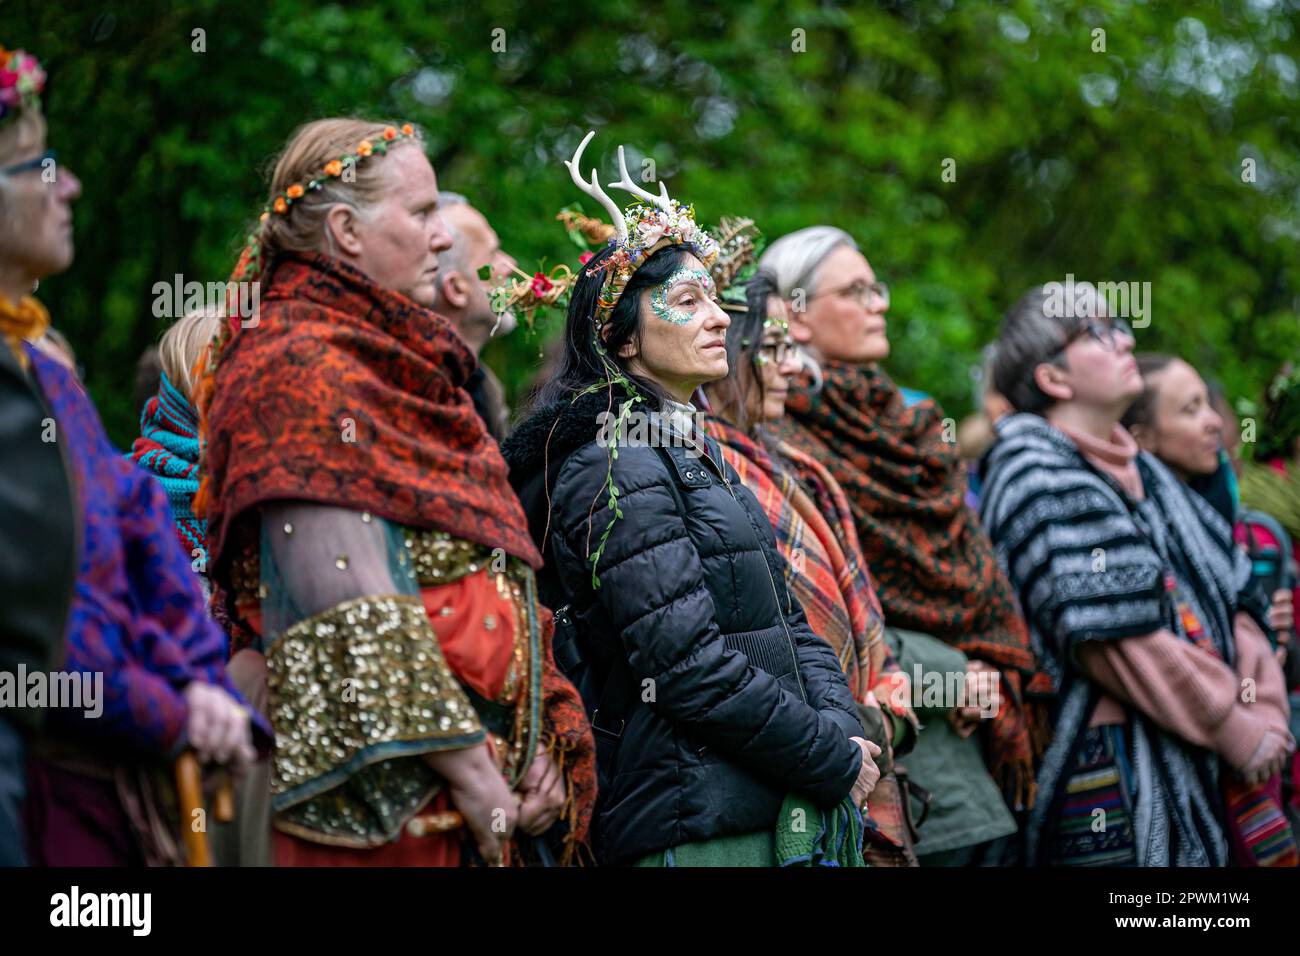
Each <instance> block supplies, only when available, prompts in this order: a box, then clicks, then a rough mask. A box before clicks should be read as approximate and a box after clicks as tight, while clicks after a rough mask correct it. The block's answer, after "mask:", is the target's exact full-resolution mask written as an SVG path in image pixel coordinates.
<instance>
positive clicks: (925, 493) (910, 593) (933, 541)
mask: <svg viewBox="0 0 1300 956" xmlns="http://www.w3.org/2000/svg"><path fill="white" fill-rule="evenodd" d="M822 371H823V376H824V380H825V384H824V387H823V388H822V389H821V390H820V391H817V390H814V388H813V387H812V384H811V382H810V381H809V380H808V378H807V377H804V378H802V379H800V380H798V381H796V382H795V383H794V387H793V388H792V389H791V392H790V397H789V399H788V400H787V402H786V410H787V412H789V414H788V415H787V416H786V418H785V419H783V424H782V431H781V434H782V437H783V438H784V439H785V440H786V441H787V443H788V444H790V445H791V446H793V447H794V448H796V449H798V450H800V451H803V452H804V453H805V454H806V455H808V456H809V457H811V458H813V459H815V460H816V461H818V462H821V463H823V464H824V465H825V467H826V470H827V471H828V472H829V473H830V474H831V476H832V477H834V479H835V481H836V482H838V483H839V485H840V487H841V488H842V489H843V490H844V494H845V495H846V497H847V498H848V503H849V507H850V508H851V509H852V512H853V518H854V522H855V524H856V526H857V532H858V540H859V541H860V542H861V545H862V554H863V557H864V558H865V560H866V562H867V566H868V567H869V568H870V569H871V574H872V576H873V578H874V579H875V582H876V588H877V593H878V594H879V596H880V603H881V605H882V606H883V607H884V611H885V618H886V620H888V621H889V623H890V624H893V625H895V626H898V627H904V628H910V629H912V630H916V631H922V632H924V633H927V634H932V635H934V636H935V637H937V638H940V639H941V640H944V641H947V642H948V643H950V644H952V645H953V646H955V647H957V648H958V649H959V650H961V651H962V652H963V653H965V654H966V655H968V656H970V657H972V658H976V659H980V660H984V661H987V662H989V663H991V664H994V665H996V666H997V667H998V668H999V669H1000V670H1001V673H1002V677H1003V684H1004V691H1005V692H1004V693H1003V695H1002V699H1003V705H1002V709H1001V710H1000V711H999V713H998V714H997V716H996V717H994V718H993V719H992V721H991V726H990V728H989V734H988V736H987V737H986V738H985V745H986V751H987V760H988V764H989V769H990V771H991V772H992V773H993V775H994V777H995V779H997V780H998V781H999V782H1000V783H1001V785H1002V787H1003V790H1004V792H1006V793H1007V795H1008V797H1009V799H1011V800H1012V801H1013V803H1014V804H1015V805H1021V806H1028V805H1029V804H1031V803H1032V802H1033V761H1034V756H1035V752H1036V751H1037V750H1038V749H1040V747H1041V745H1042V743H1043V742H1042V740H1041V734H1039V733H1031V719H1032V720H1033V726H1034V727H1035V728H1039V727H1041V722H1040V721H1039V720H1038V717H1039V716H1040V715H1038V714H1037V713H1036V712H1033V711H1031V709H1030V708H1029V707H1028V706H1027V705H1026V703H1025V702H1024V700H1023V697H1022V693H1021V690H1022V684H1023V682H1024V680H1025V678H1026V677H1027V676H1028V675H1031V674H1032V673H1033V672H1034V669H1035V666H1036V665H1035V656H1034V652H1033V650H1032V648H1031V646H1030V638H1029V631H1028V628H1027V627H1026V626H1025V622H1024V620H1023V619H1022V618H1021V616H1020V612H1019V609H1018V608H1017V606H1016V600H1015V595H1014V594H1013V592H1012V590H1011V586H1010V585H1009V584H1008V583H1007V578H1006V575H1005V573H1004V572H1003V571H1002V569H1001V568H1000V567H999V566H998V562H997V559H996V558H995V557H994V555H993V549H992V546H991V545H990V544H989V540H988V536H987V535H986V534H985V533H984V530H983V529H982V528H981V527H980V524H979V521H978V519H977V518H976V516H975V513H974V512H973V511H972V510H971V509H970V506H969V505H967V504H966V500H965V493H966V479H965V473H964V472H963V470H962V468H961V465H960V461H959V460H958V456H957V446H956V444H955V443H954V442H950V441H945V440H944V413H943V410H942V409H941V408H940V407H939V405H938V403H936V402H935V401H934V400H933V399H925V400H922V401H920V402H917V403H916V404H914V405H912V406H910V407H909V406H908V405H907V404H906V402H905V401H904V399H903V396H902V395H901V394H900V392H899V390H898V388H897V386H895V385H894V383H893V382H892V381H891V380H890V379H889V376H887V375H886V374H885V373H884V371H882V370H881V369H880V368H879V367H878V366H876V365H865V366H863V365H848V364H844V363H840V362H827V363H825V364H824V365H823V367H822Z"/></svg>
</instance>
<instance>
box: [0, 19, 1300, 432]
mask: <svg viewBox="0 0 1300 956" xmlns="http://www.w3.org/2000/svg"><path fill="white" fill-rule="evenodd" d="M1298 27H1300V0H1252V2H1235V0H1234V2H1225V3H1223V4H1205V3H1187V2H1168V0H1147V2H1123V0H1094V2H1089V3H1079V2H1064V0H1061V2H1054V0H1046V2H1037V3H1034V2H1020V0H1007V2H996V0H960V2H955V0H927V2H918V3H910V2H887V3H880V4H874V5H868V4H863V3H853V4H850V3H838V2H831V0H827V2H822V3H813V2H807V0H798V2H794V3H778V2H770V0H747V2H746V3H743V4H735V3H726V4H723V3H714V2H705V0H689V2H687V0H660V2H655V3H637V2H633V0H603V2H601V3H599V4H593V5H590V7H589V8H587V9H582V10H580V9H578V7H577V5H574V6H573V7H570V6H568V5H556V4H551V3H534V4H526V5H515V4H508V3H501V2H497V0H482V2H477V3H474V4H465V5H460V4H455V5H449V4H441V3H427V2H422V0H397V2H387V3H382V4H379V3H365V4H355V5H354V4H333V3H309V2H305V0H221V2H217V0H202V2H188V3H177V4H172V3H161V2H157V0H134V2H123V3H106V4H93V5H86V6H84V7H83V8H82V9H77V4H69V3H63V2H59V3H53V2H48V0H18V2H14V0H0V43H3V44H5V45H6V46H9V47H11V48H12V47H24V48H26V49H28V50H30V51H31V52H34V53H35V54H36V55H37V56H39V57H40V58H41V59H42V60H43V61H44V62H45V64H46V66H47V69H48V71H49V73H50V75H51V80H50V84H49V87H48V90H47V96H46V109H47V114H48V117H49V122H50V131H51V132H50V141H51V145H52V146H54V147H55V148H56V149H58V150H59V154H60V160H61V161H62V162H65V163H67V164H68V165H69V166H70V167H71V168H72V169H74V170H75V171H76V172H77V173H78V174H80V175H81V177H82V179H83V181H84V182H85V195H84V197H83V198H82V200H81V201H80V203H79V204H78V206H77V208H76V221H77V225H76V237H77V261H76V263H75V265H74V266H73V268H72V269H71V270H70V271H68V272H67V273H66V274H64V275H62V276H59V277H56V278H53V279H51V280H49V281H47V282H46V283H44V284H43V285H42V289H41V295H42V297H43V299H44V301H45V302H46V303H47V305H48V306H49V307H50V309H51V312H52V314H53V316H54V320H55V323H56V324H57V325H58V326H59V327H60V328H62V329H63V330H64V331H65V332H66V333H67V334H68V336H69V337H70V339H71V340H72V343H73V345H74V347H75V348H76V349H77V351H78V353H79V358H80V360H81V362H82V364H83V365H84V366H85V369H86V374H87V381H88V385H89V387H90V390H91V392H92V393H93V395H94V397H95V399H96V401H97V402H98V404H99V407H100V410H101V412H102V414H103V416H104V419H105V422H106V424H107V425H108V428H109V432H110V434H111V435H112V437H113V439H114V440H115V441H116V442H118V443H120V444H126V443H127V442H129V441H130V439H131V438H132V437H133V436H134V434H135V430H136V425H137V422H136V409H135V408H134V406H133V403H132V400H131V383H132V378H133V374H134V365H135V361H136V358H137V356H138V355H139V354H140V352H141V351H142V350H143V349H144V348H145V346H147V345H148V344H150V343H151V342H154V341H156V340H157V338H158V336H159V335H160V333H161V331H162V320H159V319H156V318H154V317H153V313H152V301H153V293H152V287H153V284H154V283H155V282H158V281H170V280H171V278H172V276H173V275H174V274H175V273H181V274H183V275H184V277H185V278H186V279H187V280H194V279H197V280H200V281H207V280H210V279H224V278H225V277H226V276H227V275H228V273H229V270H230V267H231V265H232V264H233V261H234V256H235V253H236V251H237V249H238V246H239V243H240V237H241V236H242V234H243V232H244V230H245V228H246V226H247V224H248V222H249V221H250V219H251V217H252V215H253V213H254V211H255V210H256V209H258V208H260V206H261V204H262V202H264V201H265V188H264V183H265V181H266V180H265V177H266V173H267V172H268V168H269V167H268V163H269V162H270V161H271V160H272V158H273V157H274V155H275V153H276V151H277V150H278V149H279V148H280V147H281V146H282V145H283V144H284V142H285V140H286V138H287V136H288V134H289V132H290V131H291V130H292V129H293V128H294V127H295V126H296V125H298V124H299V123H301V122H303V121H305V120H308V119H312V118H316V117H320V116H326V115H332V114H366V115H380V116H391V117H399V118H410V119H413V120H415V121H417V122H420V123H422V124H423V125H424V126H425V127H426V129H427V130H428V131H429V133H430V156H431V159H432V160H433V162H434V165H435V168H436V170H437V172H438V175H439V180H440V183H441V184H442V185H443V186H444V187H445V188H450V189H455V190H457V191H459V192H463V193H466V194H467V195H468V196H469V197H470V199H471V201H472V202H473V203H474V204H475V205H476V206H478V207H479V208H480V209H482V210H483V211H484V212H485V213H486V214H487V215H488V217H489V218H490V219H491V221H492V222H493V224H494V226H495V227H496V229H497V231H498V233H499V234H500V235H501V237H502V240H503V244H504V245H505V247H506V249H507V250H508V251H511V252H513V253H514V254H515V255H516V256H517V257H518V258H519V259H520V261H521V262H523V263H525V265H529V264H534V263H536V262H537V261H538V260H541V259H543V258H545V260H546V262H547V264H548V265H549V264H553V263H554V262H556V261H561V260H565V261H567V260H569V259H571V258H572V256H573V252H574V249H573V247H572V245H570V244H569V243H568V241H567V240H566V238H565V236H564V234H563V231H562V229H561V228H560V227H559V225H558V223H555V222H554V220H553V216H554V214H555V212H556V211H557V210H558V209H560V208H561V207H563V206H565V205H567V204H569V203H571V202H573V201H574V199H575V196H576V193H575V190H574V189H573V186H572V185H571V183H570V181H569V178H568V175H567V173H566V171H565V170H564V168H563V167H562V166H561V165H560V160H561V159H563V158H567V157H568V156H569V155H570V153H571V151H572V149H573V147H574V146H575V145H576V143H577V141H578V139H579V138H580V137H581V136H582V135H583V133H584V132H585V131H586V130H587V129H589V128H595V129H597V130H599V133H598V137H597V139H596V140H595V142H594V144H593V146H592V148H591V149H589V152H588V156H589V158H590V159H592V160H596V161H598V162H599V163H600V166H601V169H602V171H603V173H604V174H605V175H606V176H612V174H613V170H614V156H613V153H614V148H615V146H616V145H617V144H618V143H620V142H625V143H627V144H628V145H629V148H630V149H631V150H632V154H633V158H634V159H637V160H639V158H640V157H641V156H642V155H645V156H650V157H652V158H653V159H654V160H655V162H656V165H657V171H658V174H659V176H660V177H661V178H663V179H665V180H666V181H667V182H668V184H669V186H670V190H671V192H672V193H673V195H674V196H678V197H681V198H683V199H686V200H689V201H693V202H694V203H695V204H696V207H697V210H698V211H699V213H700V215H701V217H702V219H704V220H705V221H710V222H712V221H716V220H717V219H718V218H719V217H720V216H722V215H725V214H743V215H748V216H751V217H752V218H754V219H755V220H756V221H757V222H758V224H759V225H760V226H761V227H762V228H763V229H764V231H765V232H766V233H767V234H768V235H769V236H772V237H775V236H778V235H781V234H782V233H785V232H787V231H789V230H792V229H795V228H798V227H801V226H805V225H811V224H813V223H821V222H827V223H833V224H836V225H839V226H842V227H844V228H846V229H848V230H849V231H850V232H852V233H853V234H854V235H855V236H856V237H857V238H858V239H859V240H860V241H861V243H862V245H863V248H864V250H865V251H866V254H867V256H868V258H869V259H870V260H871V261H872V264H873V265H874V267H875V268H876V271H877V272H878V273H879V274H880V276H881V277H882V278H884V279H886V280H887V281H888V282H889V283H890V285H891V289H892V290H893V307H892V311H891V337H892V339H893V344H894V349H893V356H892V357H891V359H890V360H889V367H890V370H891V371H892V373H893V374H894V376H895V378H897V379H898V380H899V381H900V382H902V383H904V384H907V385H910V386H913V387H915V388H919V389H922V390H925V391H928V392H931V393H933V394H935V395H937V396H939V397H940V398H941V399H942V400H943V402H944V403H945V405H946V406H947V407H948V409H949V411H950V412H951V413H953V414H957V415H960V414H962V413H964V412H966V411H968V410H969V409H970V408H971V405H972V392H973V389H972V378H971V374H970V373H971V369H972V367H974V366H976V365H977V364H978V362H979V350H980V347H981V345H982V344H983V343H985V342H987V341H988V340H989V339H991V338H992V336H993V335H994V333H995V330H996V328H997V323H998V320H999V317H1000V314H1001V312H1002V311H1003V310H1005V308H1006V307H1007V306H1008V305H1009V304H1010V303H1011V302H1012V301H1013V300H1014V299H1015V298H1016V297H1017V296H1018V295H1019V293H1020V292H1021V291H1023V289H1024V288H1026V287H1027V286H1029V285H1030V284H1032V283H1035V282H1043V281H1050V280H1053V279H1056V280H1064V278H1065V276H1066V274H1067V273H1073V274H1074V275H1075V276H1076V277H1077V278H1079V279H1085V278H1086V279H1092V280H1096V281H1100V280H1112V281H1120V280H1137V281H1150V282H1151V283H1152V287H1153V303H1154V304H1153V310H1152V324H1151V326H1150V328H1149V329H1147V330H1145V331H1143V332H1142V333H1140V337H1139V347H1140V348H1164V349H1170V350H1176V351H1178V352H1180V353H1181V354H1183V355H1184V356H1185V357H1187V358H1188V359H1189V360H1191V361H1193V362H1194V363H1197V364H1199V366H1200V367H1201V369H1202V372H1203V373H1205V374H1207V375H1210V376H1213V377H1215V378H1218V379H1219V380H1221V381H1222V382H1223V383H1224V384H1225V385H1226V386H1227V387H1228V389H1229V392H1230V394H1232V395H1235V396H1239V397H1247V398H1253V397H1256V396H1257V395H1258V394H1259V393H1260V391H1261V389H1262V387H1263V385H1264V384H1265V382H1266V381H1267V379H1268V377H1269V375H1270V374H1271V372H1272V371H1273V370H1274V369H1275V368H1276V366H1277V365H1278V364H1279V363H1280V362H1281V361H1282V360H1283V359H1286V358H1289V357H1294V356H1295V355H1296V354H1297V347H1298V346H1300V323H1297V320H1296V314H1297V306H1298V305H1300V299H1298V292H1300V257H1298V256H1297V245H1298V243H1300V148H1298V147H1300V129H1298V127H1297V120H1298V118H1300V117H1298V115H1297V106H1298V104H1300V100H1298V99H1297V96H1298V94H1300V78H1298V76H1297V72H1298V70H1297V60H1298V59H1300V37H1298V36H1297V28H1298ZM498 28H500V29H503V30H504V31H505V35H504V36H505V43H506V52H504V53H495V52H493V51H492V39H493V31H494V30H496V29H498ZM1097 28H1100V29H1101V30H1104V31H1105V33H1104V38H1105V52H1104V53H1102V52H1094V49H1093V47H1094V46H1095V45H1096V43H1097V35H1096V34H1094V32H1093V31H1094V30H1095V29H1097ZM199 29H201V30H203V31H205V33H204V37H203V38H204V41H205V43H206V51H205V52H195V51H194V49H193V45H194V37H195V34H194V32H193V31H195V30H199ZM796 30H802V31H804V33H803V35H802V36H803V40H804V43H805V44H806V50H805V51H804V52H795V51H794V50H793V49H792V45H794V44H795V43H796V41H797V39H798V36H799V35H798V34H795V33H794V31H796ZM945 158H952V159H954V160H955V161H956V173H957V178H956V182H950V183H948V182H943V181H942V179H941V172H942V163H943V161H944V159H945ZM1247 159H1250V160H1253V161H1254V164H1255V180H1256V181H1255V182H1253V183H1251V182H1243V160H1247ZM633 168H636V167H635V166H634V167H633ZM589 211H594V210H589ZM554 331H555V329H554V328H543V329H539V330H538V331H537V332H536V333H532V334H530V333H529V332H528V331H527V330H522V329H521V330H520V331H519V332H516V333H515V334H513V335H511V336H510V337H508V338H506V339H504V340H502V341H499V342H496V343H493V344H492V345H491V346H490V347H489V350H488V352H487V358H488V361H489V362H490V363H491V364H492V365H493V366H494V368H495V369H496V370H497V371H498V372H499V373H500V374H501V375H502V377H503V378H504V379H505V381H506V382H507V384H508V386H509V387H510V388H511V389H512V391H513V392H515V393H516V394H517V393H518V390H519V389H520V388H521V387H522V386H523V385H524V383H526V382H527V381H528V380H529V379H530V378H531V377H532V376H533V375H534V374H535V371H536V368H537V365H538V363H539V356H540V354H541V350H542V347H543V342H544V340H545V338H546V337H547V336H548V335H553V334H554Z"/></svg>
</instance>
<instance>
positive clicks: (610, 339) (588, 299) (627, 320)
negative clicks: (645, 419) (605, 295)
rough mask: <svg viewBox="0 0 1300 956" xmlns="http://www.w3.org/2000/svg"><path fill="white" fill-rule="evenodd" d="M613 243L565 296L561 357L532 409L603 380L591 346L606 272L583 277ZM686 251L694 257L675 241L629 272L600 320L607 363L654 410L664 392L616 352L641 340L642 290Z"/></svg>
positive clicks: (661, 278) (674, 268) (679, 263)
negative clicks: (566, 312) (611, 308)
mask: <svg viewBox="0 0 1300 956" xmlns="http://www.w3.org/2000/svg"><path fill="white" fill-rule="evenodd" d="M613 251H614V247H613V246H606V247H605V248H604V249H602V250H601V251H600V252H598V253H597V254H596V255H595V256H593V257H592V258H591V259H590V260H589V261H588V262H587V264H586V265H585V266H583V267H582V272H581V273H580V274H579V276H578V280H577V282H575V283H574V286H573V293H572V294H571V295H570V297H569V315H568V318H567V319H566V321H565V324H564V352H563V353H562V354H561V356H560V360H559V363H558V364H557V366H556V370H555V374H554V376H553V377H552V378H551V379H550V380H549V381H548V382H546V384H544V385H543V386H542V387H541V389H540V390H539V391H538V394H537V400H536V402H535V407H537V408H543V407H545V406H547V405H549V404H551V403H552V402H556V401H561V400H568V399H571V398H572V397H573V396H574V395H575V394H577V393H578V392H580V391H582V390H583V389H584V388H589V387H590V386H592V385H595V384H597V383H600V382H605V381H607V380H608V375H607V370H606V367H605V361H606V359H604V357H603V356H601V354H600V352H599V351H597V349H596V341H595V335H594V332H593V325H594V322H595V315H596V300H597V298H599V296H600V291H601V289H602V288H603V287H604V285H605V273H604V272H597V273H596V274H595V275H587V271H588V270H589V269H591V268H592V267H593V266H599V265H600V264H601V263H603V262H604V261H605V260H607V259H608V258H609V257H610V255H611V254H612V253H613ZM688 255H697V253H696V250H695V248H694V247H693V246H689V245H676V246H666V247H665V248H663V249H660V250H659V251H658V252H656V253H655V254H654V255H652V256H651V257H650V258H649V259H647V260H646V261H645V262H644V263H642V264H641V266H640V267H639V268H638V269H637V270H636V272H634V273H632V277H631V278H630V279H628V282H627V286H626V287H624V289H623V294H622V295H621V296H619V299H618V304H617V305H615V306H614V311H613V312H612V313H611V315H610V317H609V318H608V319H607V320H606V322H605V328H606V329H607V334H606V336H605V340H604V350H605V352H606V353H607V354H608V356H609V358H608V361H612V362H613V363H614V365H615V367H616V368H618V370H619V371H620V372H622V374H624V375H626V376H627V378H628V379H629V380H630V381H631V382H632V384H633V385H635V386H636V388H637V389H638V390H639V391H640V392H641V394H642V395H643V396H645V398H646V400H647V401H648V402H649V403H650V404H651V405H652V406H654V407H655V409H656V410H658V409H660V408H662V407H663V401H664V399H665V398H666V397H667V395H666V393H665V392H664V390H663V389H662V388H661V387H660V386H659V385H657V384H655V383H654V382H652V381H650V380H649V379H647V378H645V377H644V376H640V375H634V374H633V373H632V372H631V371H629V370H628V367H627V361H626V360H625V359H623V358H622V357H620V356H619V354H618V353H619V350H620V349H622V348H623V346H624V345H626V344H627V343H628V342H637V343H638V344H639V343H640V340H641V308H640V299H641V290H643V289H648V288H651V287H653V286H656V285H659V284H660V283H661V282H664V281H666V280H667V279H668V277H669V276H670V275H672V274H673V273H674V272H676V271H677V269H679V268H681V266H682V265H683V264H684V263H685V261H686V257H687V256H688Z"/></svg>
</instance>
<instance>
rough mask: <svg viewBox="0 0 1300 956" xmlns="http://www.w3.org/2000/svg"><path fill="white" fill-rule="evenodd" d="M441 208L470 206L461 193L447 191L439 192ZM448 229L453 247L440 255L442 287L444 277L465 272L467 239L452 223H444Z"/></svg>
mask: <svg viewBox="0 0 1300 956" xmlns="http://www.w3.org/2000/svg"><path fill="white" fill-rule="evenodd" d="M438 205H439V206H468V205H469V200H468V199H466V198H465V197H464V196H463V195H461V194H460V193H454V192H451V191H449V190H446V189H440V190H439V191H438ZM443 222H444V225H446V227H447V232H449V233H450V234H451V246H450V247H449V248H447V249H445V250H443V251H442V252H440V253H439V254H438V261H439V263H440V265H441V268H440V269H439V270H438V273H439V274H438V284H439V287H441V284H442V277H443V276H445V275H446V274H447V273H449V272H464V271H465V237H464V236H463V235H462V234H461V231H460V230H459V229H457V228H456V227H455V226H453V225H452V224H451V223H449V222H446V220H444V221H443Z"/></svg>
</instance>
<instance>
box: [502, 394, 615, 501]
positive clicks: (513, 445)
mask: <svg viewBox="0 0 1300 956" xmlns="http://www.w3.org/2000/svg"><path fill="white" fill-rule="evenodd" d="M610 391H611V390H610V389H604V388H602V389H600V390H599V391H596V392H592V393H591V394H589V395H582V396H580V397H579V398H577V399H576V400H574V399H569V398H564V399H560V400H559V401H556V402H552V403H551V404H549V405H545V406H542V407H541V408H537V409H534V411H533V413H532V414H531V415H529V416H528V418H527V419H525V420H524V421H523V422H521V423H520V425H519V426H518V427H517V428H516V429H515V430H514V431H512V432H511V433H510V436H509V437H508V438H507V439H506V440H505V442H504V443H502V445H501V454H502V456H504V458H505V460H506V464H507V465H509V466H510V483H511V484H512V485H514V486H515V487H516V488H518V487H519V486H520V485H522V484H523V483H524V482H526V481H527V480H528V479H530V478H532V477H533V476H535V475H539V474H540V473H541V472H542V469H543V464H544V463H549V465H550V466H551V468H553V469H554V468H556V467H557V466H558V465H559V464H560V463H562V462H563V461H564V459H566V458H568V457H569V455H571V454H572V453H573V452H574V451H576V450H577V449H579V448H581V447H582V446H583V445H585V444H587V443H588V442H590V441H594V440H595V438H596V435H597V434H598V433H599V431H600V421H599V416H600V414H601V413H602V412H605V411H610V412H617V411H618V409H619V408H620V407H621V406H622V405H623V403H624V402H626V401H628V398H627V395H626V394H624V393H623V390H622V389H621V388H620V387H617V386H615V387H614V388H613V389H612V391H613V396H612V397H611V394H610ZM548 446H549V451H548Z"/></svg>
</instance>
